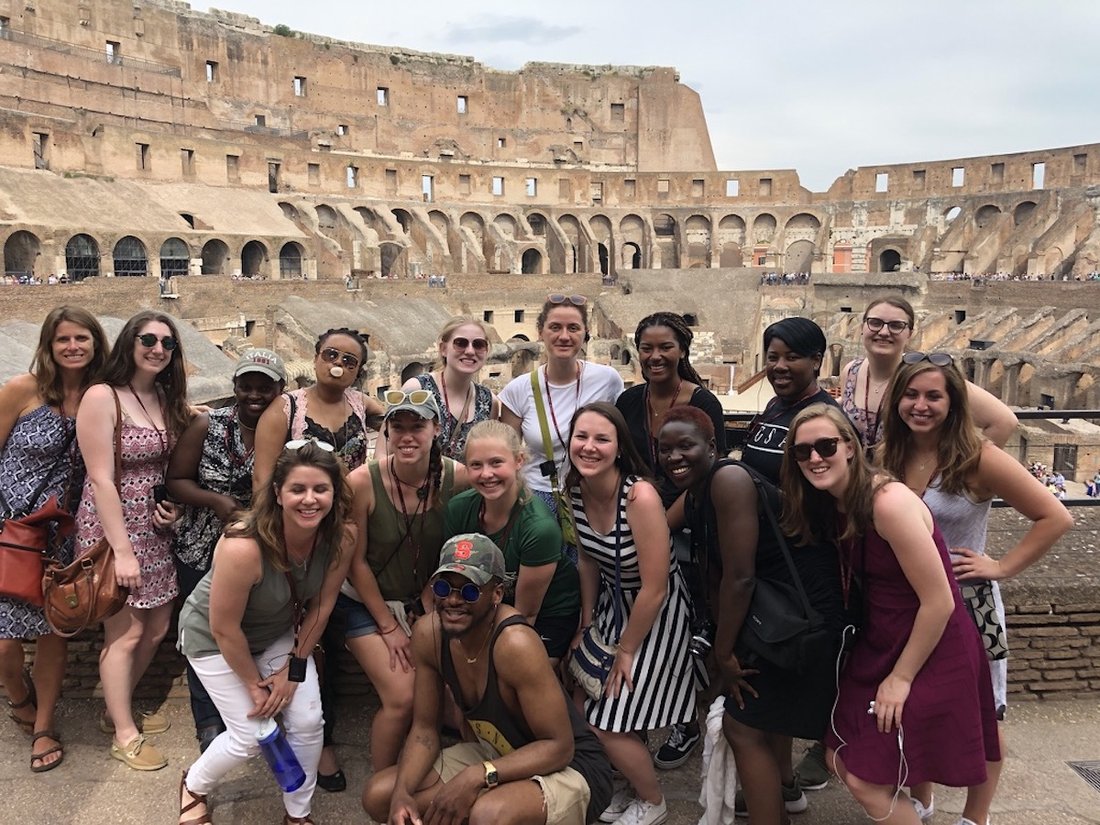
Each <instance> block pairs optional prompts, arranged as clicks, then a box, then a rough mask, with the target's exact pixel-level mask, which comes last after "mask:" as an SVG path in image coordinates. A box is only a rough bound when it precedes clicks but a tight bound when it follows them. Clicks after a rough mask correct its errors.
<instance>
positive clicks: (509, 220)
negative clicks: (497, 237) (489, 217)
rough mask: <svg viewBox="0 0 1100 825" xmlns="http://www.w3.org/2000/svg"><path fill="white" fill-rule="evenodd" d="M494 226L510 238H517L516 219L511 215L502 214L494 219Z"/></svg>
mask: <svg viewBox="0 0 1100 825" xmlns="http://www.w3.org/2000/svg"><path fill="white" fill-rule="evenodd" d="M493 225H494V226H495V227H496V228H497V229H498V230H500V233H501V234H502V235H504V236H505V237H508V238H515V237H516V229H517V224H516V219H515V218H513V217H512V216H511V215H509V214H508V213H507V212H502V213H500V214H499V215H497V216H496V217H495V218H493Z"/></svg>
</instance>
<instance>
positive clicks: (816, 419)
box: [782, 404, 1001, 825]
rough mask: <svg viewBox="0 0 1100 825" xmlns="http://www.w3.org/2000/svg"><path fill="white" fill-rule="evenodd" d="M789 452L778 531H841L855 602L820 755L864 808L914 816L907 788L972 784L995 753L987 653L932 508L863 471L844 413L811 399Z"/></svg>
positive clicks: (845, 582)
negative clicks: (855, 625)
mask: <svg viewBox="0 0 1100 825" xmlns="http://www.w3.org/2000/svg"><path fill="white" fill-rule="evenodd" d="M784 453H785V455H784V460H783V485H782V491H783V517H782V525H783V527H784V532H786V533H787V534H789V535H792V536H796V537H800V538H801V540H802V541H803V542H813V541H828V540H833V539H835V540H837V541H838V543H839V551H840V552H839V556H840V570H841V577H840V578H841V592H842V595H843V597H844V600H845V602H850V599H851V597H852V594H853V593H855V592H856V591H857V590H858V591H859V592H860V594H861V596H862V602H863V608H862V613H863V620H862V626H861V627H860V628H859V631H858V634H857V635H856V637H855V642H854V644H853V646H852V649H851V651H850V652H849V654H848V660H847V662H846V663H845V665H844V668H843V670H842V671H841V673H840V684H839V689H838V692H837V699H836V704H835V705H834V708H833V716H832V720H831V723H830V725H829V729H828V730H827V731H826V734H825V747H826V759H827V760H830V761H832V762H833V764H834V766H835V769H836V773H837V775H838V776H839V777H840V778H841V779H842V780H843V781H844V783H845V784H846V785H847V786H848V789H849V791H850V792H851V793H852V796H854V797H855V798H856V801H858V802H859V803H860V805H862V806H863V809H864V810H865V811H866V812H867V815H868V816H870V817H872V818H874V819H875V820H876V821H877V822H886V823H891V825H901V823H905V825H919V822H920V818H919V817H918V815H917V811H916V809H915V807H914V806H913V805H912V804H911V803H910V801H909V799H908V797H905V796H904V792H903V790H902V789H903V787H904V786H906V785H913V784H918V783H921V782H938V783H940V784H943V785H950V786H953V787H966V786H970V785H978V784H981V783H983V782H985V781H986V779H987V777H988V772H987V771H988V769H987V764H988V763H990V762H997V761H999V760H1000V758H1001V750H1000V744H999V741H998V738H997V719H996V710H995V708H994V706H993V691H992V689H991V688H990V683H989V664H988V662H987V661H986V657H985V651H984V650H983V649H982V644H981V641H980V640H979V638H978V632H977V630H975V628H974V623H973V621H971V619H970V617H969V615H967V611H966V607H965V606H964V605H963V602H962V598H961V597H960V595H959V592H958V590H957V588H955V587H954V586H953V584H952V582H951V569H950V564H951V562H950V560H949V558H948V554H947V547H946V546H945V544H944V541H943V537H942V535H941V534H940V531H939V528H938V527H937V526H936V524H935V522H934V521H933V520H932V514H931V513H929V512H928V508H927V507H926V506H925V505H924V503H923V502H922V501H921V500H920V498H918V497H917V495H916V494H915V493H913V491H912V490H910V489H908V488H907V487H906V486H905V485H904V484H901V483H899V482H897V481H896V480H894V479H893V478H892V477H890V476H888V475H884V474H881V473H875V472H874V471H872V469H871V468H870V467H869V466H868V464H867V462H866V459H865V458H864V454H863V449H862V445H861V444H860V442H859V438H858V436H857V435H856V431H855V429H854V428H853V426H852V424H851V422H850V421H849V420H848V418H847V417H846V416H845V415H844V413H842V412H841V411H840V410H838V409H837V408H835V407H830V406H827V405H824V404H814V405H812V406H810V407H807V408H806V409H804V410H803V411H802V412H800V413H799V414H798V415H797V416H795V419H794V421H793V422H791V426H790V431H789V433H788V436H787V443H786V447H785V449H784ZM983 825H984V823H983Z"/></svg>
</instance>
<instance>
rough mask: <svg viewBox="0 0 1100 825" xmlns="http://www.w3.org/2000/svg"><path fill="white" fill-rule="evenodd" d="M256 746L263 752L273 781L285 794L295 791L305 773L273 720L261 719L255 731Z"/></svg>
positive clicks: (304, 779) (302, 780)
mask: <svg viewBox="0 0 1100 825" xmlns="http://www.w3.org/2000/svg"><path fill="white" fill-rule="evenodd" d="M256 744H257V745H259V746H260V750H261V751H263V754H264V759H266V760H267V764H268V765H269V766H270V767H271V772H272V773H273V774H275V781H276V782H278V783H279V787H280V788H282V789H283V790H284V791H285V792H286V793H290V792H291V791H296V790H298V789H299V788H300V787H302V783H303V782H305V781H306V772H305V771H304V770H302V763H301V762H299V761H298V757H297V756H296V755H295V754H294V749H293V748H291V747H290V743H289V742H287V741H286V734H285V733H283V729H282V728H280V727H279V726H278V725H277V724H276V723H275V720H274V719H261V720H260V726H259V727H258V728H257V729H256Z"/></svg>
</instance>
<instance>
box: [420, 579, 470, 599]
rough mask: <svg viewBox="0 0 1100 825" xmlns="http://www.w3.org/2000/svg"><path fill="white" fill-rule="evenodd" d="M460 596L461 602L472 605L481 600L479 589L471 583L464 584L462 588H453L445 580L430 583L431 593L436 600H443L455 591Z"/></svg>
mask: <svg viewBox="0 0 1100 825" xmlns="http://www.w3.org/2000/svg"><path fill="white" fill-rule="evenodd" d="M456 590H457V591H458V594H459V595H460V596H462V601H464V602H466V603H467V604H473V603H474V602H476V601H477V600H478V599H480V598H481V588H480V587H478V586H477V585H476V584H474V583H473V582H465V583H464V584H463V585H462V587H453V586H452V585H451V583H450V582H449V581H447V580H446V579H436V580H435V581H434V582H432V592H433V593H435V597H436V598H437V599H445V598H447V597H448V596H450V595H451V594H452V593H454V592H455V591H456Z"/></svg>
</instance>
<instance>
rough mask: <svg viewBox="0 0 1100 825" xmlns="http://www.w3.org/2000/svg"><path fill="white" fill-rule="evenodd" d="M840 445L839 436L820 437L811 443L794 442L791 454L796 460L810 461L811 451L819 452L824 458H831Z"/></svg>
mask: <svg viewBox="0 0 1100 825" xmlns="http://www.w3.org/2000/svg"><path fill="white" fill-rule="evenodd" d="M839 445H840V439H839V438H819V439H818V440H817V441H812V442H810V443H809V444H807V443H802V444H792V445H791V455H793V456H794V459H795V461H809V460H810V453H811V452H814V453H817V454H818V455H819V456H821V457H822V458H830V457H832V456H834V455H836V448H837V447H838V446H839Z"/></svg>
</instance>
